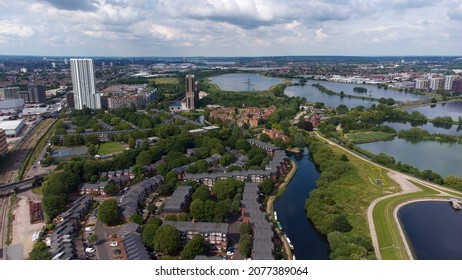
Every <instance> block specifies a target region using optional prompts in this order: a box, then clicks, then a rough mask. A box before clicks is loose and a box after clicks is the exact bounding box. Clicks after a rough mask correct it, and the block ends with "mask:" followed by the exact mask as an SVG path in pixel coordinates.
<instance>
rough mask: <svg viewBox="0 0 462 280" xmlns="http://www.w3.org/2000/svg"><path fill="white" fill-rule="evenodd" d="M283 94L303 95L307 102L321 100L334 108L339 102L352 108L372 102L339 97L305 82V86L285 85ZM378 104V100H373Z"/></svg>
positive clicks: (369, 104)
mask: <svg viewBox="0 0 462 280" xmlns="http://www.w3.org/2000/svg"><path fill="white" fill-rule="evenodd" d="M284 94H285V95H287V96H290V97H292V96H299V97H305V98H306V100H308V102H311V103H315V102H322V103H324V105H325V106H326V107H334V108H336V107H337V106H338V105H340V104H344V105H345V106H347V107H348V108H354V107H358V106H364V107H366V108H369V107H370V106H371V105H372V103H374V102H371V101H369V100H361V99H356V98H348V97H343V98H342V97H340V96H338V95H329V94H326V93H324V92H322V91H320V90H319V89H318V88H316V87H313V86H312V85H311V84H306V85H305V86H290V87H287V88H286V89H285V91H284ZM375 103H377V104H378V102H375Z"/></svg>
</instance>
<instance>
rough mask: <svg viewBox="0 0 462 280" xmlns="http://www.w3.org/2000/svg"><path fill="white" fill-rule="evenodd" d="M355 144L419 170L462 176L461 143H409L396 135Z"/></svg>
mask: <svg viewBox="0 0 462 280" xmlns="http://www.w3.org/2000/svg"><path fill="white" fill-rule="evenodd" d="M357 146H358V147H360V148H362V149H365V150H367V151H369V152H371V153H374V154H379V153H384V154H387V155H389V156H392V157H394V158H395V160H396V161H401V162H402V163H407V164H410V165H412V166H415V167H417V168H419V170H420V171H423V170H425V169H430V170H432V171H434V172H436V173H438V174H440V175H441V176H442V177H443V178H445V177H447V176H451V175H454V176H458V177H462V156H461V155H462V145H461V144H457V143H438V142H436V141H420V142H417V143H411V142H409V141H406V140H404V139H399V138H397V137H396V138H395V139H393V140H389V141H378V142H373V143H365V144H358V145H357Z"/></svg>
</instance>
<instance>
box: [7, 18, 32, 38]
mask: <svg viewBox="0 0 462 280" xmlns="http://www.w3.org/2000/svg"><path fill="white" fill-rule="evenodd" d="M33 34H34V30H33V29H32V28H31V27H29V26H26V25H24V24H23V23H20V22H14V21H10V20H2V21H0V36H2V35H3V36H7V37H12V38H18V37H19V38H26V37H30V36H32V35H33Z"/></svg>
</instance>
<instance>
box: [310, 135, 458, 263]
mask: <svg viewBox="0 0 462 280" xmlns="http://www.w3.org/2000/svg"><path fill="white" fill-rule="evenodd" d="M315 134H316V136H317V137H318V138H320V139H322V140H324V141H326V142H327V143H328V144H329V145H332V146H336V147H338V148H340V149H342V150H343V151H345V152H347V153H348V154H350V155H352V156H354V157H356V158H359V159H361V160H363V161H365V162H367V163H369V164H372V165H375V166H377V167H380V168H382V169H384V170H387V171H389V172H390V173H389V175H388V176H390V178H392V179H393V180H394V181H396V182H397V183H398V185H399V186H400V188H401V190H402V192H399V193H396V194H392V195H387V196H383V197H380V198H377V199H376V200H374V201H373V202H372V203H371V204H370V205H369V207H368V209H367V213H366V215H367V220H368V223H369V229H370V232H371V238H372V243H373V245H374V250H375V253H376V256H377V259H381V253H380V248H379V245H378V239H377V233H376V230H375V225H374V219H373V215H372V213H373V211H374V207H375V206H376V205H377V203H378V202H380V201H382V200H384V199H387V198H389V197H392V196H396V195H402V194H404V193H411V192H415V191H421V189H420V188H418V187H417V186H415V185H414V184H412V182H415V183H418V184H421V185H423V186H425V187H427V188H430V189H432V190H435V191H437V192H439V193H440V194H441V195H447V196H453V195H451V194H450V193H455V194H458V195H460V196H462V192H460V191H456V190H454V189H449V188H447V187H444V186H441V185H438V184H434V183H430V182H427V181H424V180H422V179H418V178H415V177H412V176H410V175H407V174H404V173H401V172H398V171H395V170H393V169H391V168H388V167H385V166H382V165H380V164H377V163H375V162H372V161H370V160H368V159H365V158H363V157H361V156H359V155H358V154H356V153H354V152H352V151H350V150H349V149H346V148H344V147H342V146H340V145H339V144H337V143H335V142H333V141H331V140H329V139H327V138H325V137H323V136H321V135H320V134H319V133H318V132H315ZM447 192H450V193H447ZM395 211H396V207H395ZM394 216H395V219H394V220H395V222H396V223H397V225H398V228H399V230H400V235H401V237H402V239H403V243H404V244H405V247H406V252H407V254H408V256H409V258H411V259H412V254H411V253H410V250H409V245H408V244H407V240H406V238H404V233H403V232H402V229H401V226H400V224H399V222H398V221H397V217H396V215H394Z"/></svg>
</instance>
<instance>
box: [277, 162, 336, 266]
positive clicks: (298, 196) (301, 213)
mask: <svg viewBox="0 0 462 280" xmlns="http://www.w3.org/2000/svg"><path fill="white" fill-rule="evenodd" d="M290 158H291V159H292V160H293V161H294V162H295V163H296V164H297V166H298V169H297V172H296V173H295V175H294V177H293V178H292V180H291V181H290V183H289V185H288V186H287V188H286V190H285V192H284V194H283V195H282V196H281V197H279V198H278V199H277V200H276V201H275V203H274V210H275V211H276V212H277V216H278V220H279V222H280V223H281V226H282V229H283V231H284V232H285V233H286V234H287V236H288V237H289V239H290V240H291V242H292V244H293V245H294V254H295V256H296V258H297V260H327V259H329V245H328V243H327V240H326V237H325V236H323V235H321V234H320V233H319V232H317V231H316V229H315V228H314V225H313V224H312V223H311V221H310V220H308V219H307V218H306V211H305V201H306V199H307V198H308V196H309V193H310V192H311V191H312V190H313V189H314V188H315V187H316V180H317V179H318V178H319V172H318V171H317V170H316V166H315V164H314V163H313V162H312V161H311V159H310V157H309V156H308V155H307V154H305V155H303V156H302V155H298V156H293V155H292V156H290Z"/></svg>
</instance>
